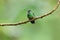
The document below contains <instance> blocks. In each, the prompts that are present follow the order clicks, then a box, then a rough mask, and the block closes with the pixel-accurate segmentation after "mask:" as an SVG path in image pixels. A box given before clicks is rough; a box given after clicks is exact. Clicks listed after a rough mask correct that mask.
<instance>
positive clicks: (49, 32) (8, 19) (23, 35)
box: [0, 0, 60, 40]
mask: <svg viewBox="0 0 60 40" xmlns="http://www.w3.org/2000/svg"><path fill="white" fill-rule="evenodd" d="M57 2H58V0H0V23H16V22H21V21H25V20H28V18H27V10H29V9H31V10H32V12H34V14H35V16H36V17H38V16H41V15H43V14H45V13H48V12H49V11H50V10H52V9H53V8H54V7H55V5H56V4H57ZM0 40H60V7H59V8H58V9H57V10H56V11H55V12H54V13H53V14H51V15H50V16H47V17H45V18H43V19H38V20H36V23H35V24H31V23H30V22H29V23H27V24H23V25H19V26H4V27H3V26H0Z"/></svg>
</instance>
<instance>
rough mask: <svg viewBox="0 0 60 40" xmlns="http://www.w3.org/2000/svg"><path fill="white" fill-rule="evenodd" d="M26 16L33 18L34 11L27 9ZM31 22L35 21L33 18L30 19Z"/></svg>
mask: <svg viewBox="0 0 60 40" xmlns="http://www.w3.org/2000/svg"><path fill="white" fill-rule="evenodd" d="M27 17H28V19H29V20H32V19H33V18H34V13H33V12H32V11H31V10H28V14H27ZM30 22H31V23H32V24H34V23H35V20H32V21H30Z"/></svg>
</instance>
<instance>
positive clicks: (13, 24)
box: [0, 0, 60, 26]
mask: <svg viewBox="0 0 60 40" xmlns="http://www.w3.org/2000/svg"><path fill="white" fill-rule="evenodd" d="M59 5H60V0H59V1H58V4H57V5H56V6H55V7H54V8H53V10H51V11H50V12H49V13H47V14H45V15H42V16H39V17H37V18H34V19H32V20H37V19H41V18H44V17H46V16H48V15H50V14H52V13H53V12H54V11H56V9H57V8H58V7H59ZM32 20H27V21H24V22H18V23H12V24H0V26H17V25H21V24H26V23H28V22H30V21H32Z"/></svg>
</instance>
